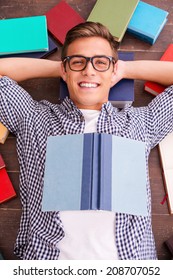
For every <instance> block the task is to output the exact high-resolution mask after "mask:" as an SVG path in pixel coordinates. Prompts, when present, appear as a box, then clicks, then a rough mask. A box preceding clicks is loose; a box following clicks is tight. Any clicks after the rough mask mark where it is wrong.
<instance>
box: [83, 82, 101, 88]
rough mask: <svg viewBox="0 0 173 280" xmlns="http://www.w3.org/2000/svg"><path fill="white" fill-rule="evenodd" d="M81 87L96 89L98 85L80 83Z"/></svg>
mask: <svg viewBox="0 0 173 280" xmlns="http://www.w3.org/2000/svg"><path fill="white" fill-rule="evenodd" d="M80 87H87V88H96V87H97V84H92V83H80Z"/></svg>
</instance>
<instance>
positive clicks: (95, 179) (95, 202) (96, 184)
mask: <svg viewBox="0 0 173 280" xmlns="http://www.w3.org/2000/svg"><path fill="white" fill-rule="evenodd" d="M100 142H101V135H100V134H97V133H94V142H93V176H92V195H91V209H92V210H98V209H100V146H101V145H100Z"/></svg>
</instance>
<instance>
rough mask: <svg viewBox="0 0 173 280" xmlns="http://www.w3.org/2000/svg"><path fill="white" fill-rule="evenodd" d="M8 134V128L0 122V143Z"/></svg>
mask: <svg viewBox="0 0 173 280" xmlns="http://www.w3.org/2000/svg"><path fill="white" fill-rule="evenodd" d="M8 134H9V130H8V129H7V128H6V127H5V126H4V125H3V124H2V123H1V122H0V143H1V144H4V143H5V140H6V139H7V137H8Z"/></svg>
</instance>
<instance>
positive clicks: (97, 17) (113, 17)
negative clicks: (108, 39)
mask: <svg viewBox="0 0 173 280" xmlns="http://www.w3.org/2000/svg"><path fill="white" fill-rule="evenodd" d="M138 2H139V1H138V0H131V1H129V0H121V1H115V0H107V1H105V0H97V1H96V4H95V6H94V7H93V9H92V11H91V13H90V15H89V17H88V19H87V21H94V22H100V23H102V24H103V25H105V26H107V27H108V28H109V30H110V32H111V33H112V35H114V36H115V40H116V41H117V42H121V40H122V39H123V36H124V34H125V32H126V30H127V26H128V24H129V21H130V19H131V17H132V15H133V13H134V11H135V9H136V6H137V4H138Z"/></svg>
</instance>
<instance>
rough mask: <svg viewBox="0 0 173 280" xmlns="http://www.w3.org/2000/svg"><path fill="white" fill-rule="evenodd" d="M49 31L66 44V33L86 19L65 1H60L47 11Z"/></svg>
mask: <svg viewBox="0 0 173 280" xmlns="http://www.w3.org/2000/svg"><path fill="white" fill-rule="evenodd" d="M45 15H46V18H47V26H48V30H49V32H50V33H51V34H52V35H53V36H54V38H55V39H57V40H58V41H59V42H60V43H61V44H64V40H65V36H66V33H67V32H68V31H69V30H70V29H71V28H72V27H74V26H75V25H77V24H79V23H82V22H84V21H85V20H84V19H83V18H82V17H81V16H80V15H79V14H78V13H77V12H76V11H75V10H74V9H72V7H71V6H70V5H68V4H67V3H66V2H65V1H60V2H59V3H58V4H57V5H56V6H54V7H53V8H52V9H50V10H49V11H47V12H46V14H45Z"/></svg>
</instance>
